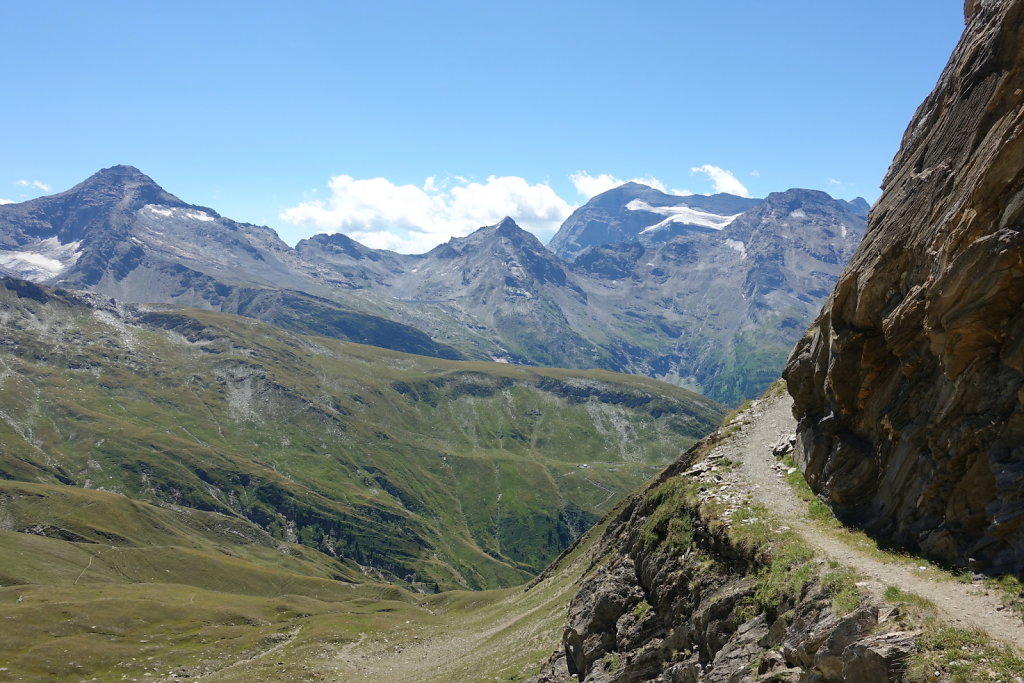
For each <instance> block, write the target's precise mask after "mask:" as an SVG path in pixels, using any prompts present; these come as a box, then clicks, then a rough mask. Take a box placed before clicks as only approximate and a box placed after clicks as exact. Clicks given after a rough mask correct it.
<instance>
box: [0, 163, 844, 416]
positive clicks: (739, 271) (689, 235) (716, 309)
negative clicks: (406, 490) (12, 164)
mask: <svg viewBox="0 0 1024 683" xmlns="http://www.w3.org/2000/svg"><path fill="white" fill-rule="evenodd" d="M118 188H120V189H118ZM789 192H790V195H789V196H791V197H793V198H794V199H793V200H794V201H797V202H798V203H799V201H808V202H809V203H810V204H813V205H814V206H815V207H818V208H820V209H821V210H819V211H817V212H815V211H813V210H811V209H810V208H809V209H808V210H809V211H811V213H810V214H805V216H806V215H811V216H812V218H811V219H807V220H802V221H797V220H795V219H792V217H790V216H789V215H788V214H783V213H779V212H776V213H775V214H772V215H771V216H770V218H771V220H773V221H775V222H774V223H772V224H769V222H770V221H769V220H768V218H766V215H760V214H757V211H758V207H761V206H763V205H764V204H765V201H768V203H769V204H771V203H772V200H771V197H774V196H775V195H771V196H770V199H769V200H758V199H746V198H741V197H736V196H733V195H714V196H710V197H703V196H690V197H675V196H671V195H666V194H664V193H661V192H659V191H658V190H655V189H653V188H649V187H646V186H643V185H640V184H637V183H631V184H627V185H624V186H622V187H620V188H615V189H613V190H611V191H609V192H606V193H603V194H602V195H599V196H598V197H596V198H595V199H594V200H592V202H591V203H589V204H588V205H589V206H597V207H605V208H606V209H607V208H608V207H611V208H612V209H614V210H615V211H619V212H620V213H621V212H625V213H627V214H635V215H636V216H641V217H642V218H643V220H641V221H640V222H639V223H636V225H635V226H634V228H635V229H634V231H633V233H631V234H629V235H624V238H625V239H626V240H627V241H624V242H617V243H615V244H595V245H592V246H589V247H587V249H585V250H584V251H583V252H581V253H580V254H579V255H577V257H576V260H573V261H567V260H566V259H564V258H562V257H560V256H558V255H557V254H555V253H553V252H552V251H550V250H549V249H547V248H546V247H544V245H543V244H541V242H540V241H539V240H538V239H537V238H536V237H535V236H534V235H532V234H531V233H528V232H527V231H524V230H522V229H521V228H520V227H519V226H517V225H516V224H515V221H514V220H513V219H511V218H510V217H506V218H505V219H503V220H502V221H500V222H499V223H497V224H495V225H493V226H485V227H483V228H480V229H478V230H476V231H474V232H473V233H471V234H469V235H467V236H465V237H457V238H452V239H451V240H449V241H448V242H447V243H445V244H442V245H438V246H437V247H435V248H434V249H432V250H431V251H429V252H427V253H425V254H419V255H404V254H396V253H394V252H388V251H383V250H374V249H370V248H368V247H365V246H364V245H361V244H359V243H357V242H355V241H354V240H352V239H351V238H349V237H347V236H321V235H314V236H312V237H310V238H308V239H305V240H302V241H300V242H299V243H297V244H296V246H295V247H294V248H292V247H289V246H288V245H286V244H284V243H283V242H282V241H281V240H280V239H279V238H278V237H277V235H276V233H274V231H273V230H271V229H270V228H265V227H260V226H254V225H250V224H244V223H236V222H234V221H231V220H230V219H227V218H224V217H223V216H220V215H219V214H217V213H216V212H214V211H212V210H209V209H205V208H203V207H199V206H194V205H189V204H185V203H184V202H182V201H181V200H180V199H178V198H177V197H175V196H173V195H171V194H169V193H166V192H164V191H163V190H161V189H160V188H159V186H157V185H156V184H155V183H154V182H153V181H152V179H150V178H149V177H148V176H145V175H144V174H142V173H141V172H140V171H138V170H137V169H134V168H133V167H128V166H116V167H111V168H110V169H104V170H103V171H101V172H99V173H97V174H94V175H93V176H92V177H91V178H90V179H88V180H87V181H85V182H83V183H80V184H79V185H77V186H76V187H75V188H73V189H72V191H69V192H68V193H61V194H60V195H54V196H53V197H50V198H45V197H44V198H40V199H37V200H33V204H32V206H31V207H29V210H26V208H25V206H24V205H4V206H0V235H2V236H3V237H2V238H0V239H2V242H0V245H2V249H0V268H2V269H4V271H6V272H7V273H8V274H10V275H14V276H20V277H28V278H30V279H33V280H35V281H38V282H45V283H51V284H55V285H60V286H66V287H72V288H84V289H89V290H92V291H96V292H99V293H103V294H105V295H108V296H113V297H114V298H116V299H119V300H122V301H126V302H133V303H160V304H176V305H185V306H198V307H200V308H208V309H212V310H220V311H223V312H226V313H240V314H243V315H250V316H257V317H259V318H260V319H262V320H265V321H268V322H273V323H274V324H278V325H282V326H284V327H286V328H288V327H290V328H291V329H296V330H300V331H303V332H314V333H318V334H326V335H329V336H336V337H339V338H343V339H352V340H356V341H366V342H370V343H375V344H381V345H384V346H386V347H388V348H395V349H397V350H406V351H413V352H417V353H427V354H428V355H436V356H440V357H446V358H453V357H461V358H469V359H479V360H502V361H507V362H514V363H519V364H533V365H542V366H554V367H571V368H580V369H584V368H603V369H608V370H624V371H627V372H631V373H635V374H645V375H648V376H652V377H656V378H660V379H664V380H667V381H671V382H674V383H677V384H679V385H681V386H685V387H689V388H694V389H699V390H701V391H704V392H706V393H708V394H709V395H710V396H712V397H714V398H716V399H717V400H721V401H726V402H738V401H739V400H742V399H743V398H745V397H748V396H752V395H756V394H757V393H758V392H759V391H761V390H763V388H764V386H767V383H768V382H769V381H770V379H771V377H772V376H773V374H774V372H775V371H776V370H777V369H781V365H782V362H783V355H784V354H783V350H782V347H783V346H788V345H790V344H791V343H793V342H795V337H794V333H793V332H792V331H791V330H792V328H793V326H792V325H790V324H789V323H786V325H785V326H784V327H783V328H782V329H781V330H778V329H776V327H777V326H778V324H779V323H780V321H785V320H788V319H789V318H791V317H792V318H794V319H795V320H797V321H798V322H803V323H806V322H809V320H810V318H811V316H812V315H813V313H814V310H812V309H813V308H814V305H815V303H816V302H818V301H819V300H821V299H823V297H824V293H825V291H826V289H827V285H828V284H831V283H830V282H827V281H828V280H829V279H830V278H832V277H837V276H838V270H839V268H838V266H839V261H842V260H843V259H844V258H846V257H847V256H848V254H849V253H852V248H853V245H854V244H855V242H856V240H857V239H859V236H860V234H861V232H862V225H861V224H862V219H860V218H858V217H857V215H856V214H855V213H853V212H852V211H851V210H850V208H851V206H852V205H851V204H850V203H848V202H844V201H842V200H833V199H832V198H831V197H828V196H827V195H825V194H824V193H821V194H820V195H819V194H815V193H814V192H812V191H803V190H791V191H789ZM54 197H56V199H54ZM641 200H642V201H643V202H644V206H645V207H647V208H649V209H651V211H647V210H643V211H634V210H632V209H630V208H629V206H630V205H632V204H633V203H634V202H637V201H641ZM67 202H72V203H75V204H76V205H80V206H87V207H91V211H92V213H91V214H89V215H87V216H84V215H83V213H82V212H81V211H80V212H78V213H74V212H71V213H68V212H67V211H66V210H65V206H64V204H65V203H67ZM666 207H667V208H666ZM680 207H681V208H680ZM745 207H751V208H747V209H746V210H743V209H744V208H745ZM822 207H824V208H822ZM584 208H586V207H583V208H581V210H583V209H584ZM663 209H664V210H666V211H667V210H669V209H671V210H672V211H676V212H677V213H675V214H671V215H662V214H659V213H657V211H662V210H663ZM588 210H589V209H588ZM602 210H604V209H602ZM705 210H707V211H741V213H739V214H729V215H728V216H726V217H725V218H723V216H722V215H719V214H711V213H702V212H704V211H705ZM679 211H682V212H683V213H682V214H680V213H678V212H679ZM686 212H689V213H686ZM29 213H31V214H32V221H31V224H32V230H31V234H30V232H29V231H28V230H27V229H26V228H25V225H26V220H27V219H26V218H25V216H26V215H27V214H29ZM789 213H793V212H789ZM680 216H682V218H681V219H680ZM695 216H696V217H697V218H694V217H695ZM708 216H711V218H707V217H708ZM837 216H838V217H839V218H837ZM726 218H727V219H728V220H726ZM677 219H680V220H682V221H683V222H679V221H678V220H677ZM698 219H699V221H704V222H705V223H706V224H705V225H698V224H697V223H694V222H693V221H694V220H698ZM720 219H721V220H720ZM76 221H77V222H76ZM686 221H690V222H689V223H687V222H686ZM716 221H717V222H716ZM786 221H789V223H790V224H791V225H789V224H786ZM843 221H845V223H843ZM659 222H660V223H665V226H664V227H657V226H658V225H659ZM570 223H571V221H567V223H566V225H569V224H570ZM839 223H843V226H844V227H843V230H842V232H841V233H840V232H839V231H838V230H832V231H831V232H829V233H828V237H827V240H828V241H829V244H825V243H823V242H822V240H823V237H822V234H823V232H824V231H827V230H828V229H829V228H830V227H835V225H838V224H839ZM709 226H711V227H709ZM741 226H747V233H750V235H753V234H755V232H756V233H757V234H758V235H762V237H763V238H764V239H762V240H761V241H760V242H757V241H756V240H755V243H752V244H751V245H747V244H746V242H745V240H747V239H748V236H749V235H748V234H747V233H742V234H741V233H740V232H738V231H740V227H741ZM563 227H565V226H563ZM652 227H656V228H657V229H653V230H652V229H651V228H652ZM730 228H731V229H730ZM755 228H756V230H755ZM566 229H567V230H568V228H566ZM76 230H77V232H76ZM780 230H781V231H782V232H780ZM645 231H646V232H645ZM86 234H87V235H89V237H87V238H86V239H84V240H77V241H66V240H69V239H70V237H71V236H77V235H86ZM773 235H774V236H775V237H778V238H779V239H781V240H791V241H798V242H803V243H804V244H805V245H816V249H803V250H801V249H791V248H789V247H785V248H783V247H781V246H779V245H775V246H772V245H770V244H767V242H770V241H771V239H772V238H773ZM61 240H65V241H64V242H62V241H61ZM633 241H638V242H639V243H640V244H641V246H640V247H634V246H630V245H631V244H632V242H633ZM759 245H760V246H759ZM748 246H749V247H750V250H749V255H750V256H751V258H750V259H747V256H748ZM697 263H701V264H703V265H702V267H701V268H694V267H693V265H694V264H697ZM648 264H651V265H648ZM654 264H657V265H654ZM659 283H660V284H661V285H664V284H665V283H671V287H672V288H673V289H670V290H666V289H665V288H664V287H659V286H657V285H659ZM708 286H713V287H715V288H717V290H721V291H717V290H716V292H715V294H714V297H715V299H716V300H715V301H714V302H711V303H710V304H709V302H708V301H704V300H703V299H702V296H701V294H700V289H701V288H702V287H705V288H706V287H708ZM768 290H771V292H769V291H768ZM274 292H278V293H277V294H275V293H274ZM773 292H774V293H773ZM751 297H755V298H757V302H755V304H752V303H751V302H749V301H748V299H750V298H751ZM274 299H277V300H278V301H283V300H285V299H287V300H288V301H289V303H290V306H281V305H279V304H272V303H271V301H272V300H274ZM254 301H260V302H263V303H260V304H259V305H253V303H251V302H254ZM771 311H775V313H776V314H777V315H775V316H774V318H773V319H769V318H772V316H771V315H767V313H769V312H771ZM320 318H324V319H325V320H327V319H329V321H327V322H325V323H324V324H322V325H319V327H317V325H316V321H317V320H318V319H320ZM360 321H361V322H362V323H365V326H366V327H367V328H368V329H370V330H380V331H383V330H385V329H388V330H392V331H393V332H394V340H393V341H388V335H387V334H384V333H383V332H380V333H374V334H369V335H368V334H364V333H362V332H361V331H360V330H359V328H358V323H359V322H360ZM723 321H724V322H723ZM342 323H344V324H342ZM396 325H397V327H396ZM800 326H801V325H800V324H797V325H796V327H800ZM760 339H763V340H765V341H766V344H765V345H761V344H760V342H759V341H758V340H760ZM751 353H754V354H761V357H760V359H759V360H757V361H756V363H757V364H761V363H764V362H767V363H768V364H769V365H770V369H769V370H768V371H766V372H761V371H760V370H759V369H757V368H755V364H754V363H752V362H748V361H749V360H750V359H749V358H748V356H749V355H750V354H751ZM765 354H767V355H765Z"/></svg>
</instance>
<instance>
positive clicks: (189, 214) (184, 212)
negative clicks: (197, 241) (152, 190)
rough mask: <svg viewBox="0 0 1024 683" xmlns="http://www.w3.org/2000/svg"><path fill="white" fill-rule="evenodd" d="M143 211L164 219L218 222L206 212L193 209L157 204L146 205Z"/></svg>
mask: <svg viewBox="0 0 1024 683" xmlns="http://www.w3.org/2000/svg"><path fill="white" fill-rule="evenodd" d="M142 211H145V212H147V213H149V214H152V215H154V216H160V217H162V218H186V219H192V220H194V221H203V222H207V223H208V222H210V221H215V220H217V219H216V218H214V217H213V216H211V215H210V214H208V213H206V212H205V211H196V210H193V209H185V208H181V207H171V206H158V205H156V204H146V205H145V206H144V207H142Z"/></svg>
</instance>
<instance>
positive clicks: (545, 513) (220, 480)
mask: <svg viewBox="0 0 1024 683" xmlns="http://www.w3.org/2000/svg"><path fill="white" fill-rule="evenodd" d="M23 293H24V292H23ZM29 294H32V292H29ZM36 294H38V296H35V295H33V296H35V298H32V297H31V296H21V297H19V296H17V295H15V294H14V293H12V292H10V291H6V290H2V289H0V317H2V322H3V324H4V328H5V333H6V338H7V343H6V345H5V346H4V347H2V350H0V476H3V477H5V478H9V479H18V480H27V481H40V482H49V483H58V482H60V483H65V484H71V485H76V486H83V487H92V488H103V489H107V490H112V491H118V492H122V493H124V494H126V495H128V496H130V497H133V498H138V499H143V500H150V501H159V502H164V503H174V504H178V505H181V506H186V507H189V508H194V509H201V510H208V511H214V512H219V513H222V514H225V515H228V516H234V517H240V518H245V519H248V520H251V521H253V522H255V523H256V524H257V525H259V526H260V527H262V528H263V529H265V530H267V531H268V532H269V533H270V534H272V535H273V536H274V537H275V538H277V539H281V540H291V541H297V542H300V543H302V544H304V545H306V546H308V547H310V548H315V549H318V550H321V551H323V552H325V553H327V554H328V555H335V556H337V557H340V558H346V559H349V560H351V561H353V562H357V563H359V564H362V565H364V566H370V567H375V568H377V569H378V570H379V571H380V572H382V573H381V574H380V575H381V576H382V577H389V578H402V579H407V580H412V581H413V582H414V583H416V584H426V586H427V587H433V586H438V587H441V588H448V587H457V586H466V587H473V588H480V587H493V586H501V585H512V584H515V583H518V582H521V581H522V580H524V579H525V578H527V577H529V576H530V575H532V574H534V573H536V572H537V571H539V570H540V569H541V568H542V567H543V566H544V565H545V564H546V563H547V562H548V561H550V559H552V558H553V557H554V556H555V555H556V554H557V553H558V552H559V551H560V550H561V549H562V548H564V547H565V546H566V545H568V543H569V542H570V541H571V539H572V538H573V537H574V536H575V535H576V534H578V533H579V532H580V531H581V530H582V529H583V528H585V527H586V526H587V525H589V524H591V523H593V521H595V520H596V519H597V518H598V517H599V516H600V515H601V514H603V513H604V512H606V511H607V510H608V509H609V508H610V507H611V506H612V505H614V504H615V503H616V502H617V500H619V499H620V498H621V497H622V496H623V495H624V494H625V493H626V492H628V491H629V490H631V489H632V488H634V487H635V486H636V485H637V484H638V483H639V482H640V481H642V480H643V479H645V478H646V477H647V476H649V475H650V474H651V473H653V472H654V471H656V469H657V468H658V467H659V466H660V465H661V464H662V463H664V462H666V461H667V460H669V459H671V458H673V457H674V456H675V455H676V454H678V452H679V450H680V449H681V448H684V447H686V446H687V445H689V443H691V442H692V441H693V440H694V439H695V437H697V436H699V435H700V434H702V433H704V432H706V431H707V430H708V429H709V428H710V427H712V426H713V425H714V423H715V422H716V421H717V419H718V418H719V417H720V409H719V407H718V406H716V405H715V404H712V403H711V402H709V401H706V400H704V399H701V398H699V397H696V396H694V395H692V394H689V393H687V392H685V391H682V390H679V389H675V388H673V387H670V386H667V385H664V384H661V383H657V382H654V381H652V380H647V379H644V378H635V377H625V376H619V375H613V374H611V373H600V372H587V373H580V372H575V373H572V372H565V371H557V370H535V369H529V368H519V367H513V366H503V365H496V364H487V363H456V362H447V361H441V360H437V359H430V358H423V357H418V356H410V355H405V354H401V353H397V352H389V351H383V350H381V349H377V348H373V347H364V346H359V345H354V344H347V343H343V342H337V341H334V340H328V339H322V338H311V337H302V336H299V335H295V334H290V333H287V332H283V331H281V330H280V329H278V328H275V327H272V326H268V325H263V324H260V323H255V322H253V321H251V320H246V319H242V318H236V317H233V316H225V315H220V314H214V313H209V312H163V313H152V314H148V315H146V316H144V319H143V324H125V322H124V321H123V320H122V319H120V318H119V317H118V316H117V315H115V314H113V313H112V312H110V311H107V310H94V309H90V308H88V307H85V306H82V305H80V304H79V303H78V302H76V301H75V300H73V299H71V298H70V297H67V296H64V295H62V294H54V293H52V292H49V293H47V292H45V291H40V292H36ZM37 299H41V300H45V301H41V300H37ZM582 463H587V464H589V465H590V467H588V468H585V469H581V468H579V467H577V465H578V464H582ZM55 526H56V527H61V526H63V525H62V524H56V525H55ZM46 533H49V532H46ZM57 533H58V534H59V532H57Z"/></svg>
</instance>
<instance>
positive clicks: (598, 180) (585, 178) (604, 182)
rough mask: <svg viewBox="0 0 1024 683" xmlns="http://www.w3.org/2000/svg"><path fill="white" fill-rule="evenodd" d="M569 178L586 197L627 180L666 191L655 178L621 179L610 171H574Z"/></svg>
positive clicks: (661, 183) (595, 194)
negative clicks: (593, 174)
mask: <svg viewBox="0 0 1024 683" xmlns="http://www.w3.org/2000/svg"><path fill="white" fill-rule="evenodd" d="M569 180H571V181H572V184H573V186H575V187H576V191H577V192H579V193H580V195H581V196H583V197H586V198H587V199H590V198H591V197H594V196H597V195H599V194H601V193H602V192H607V191H608V190H610V189H612V188H615V187H618V186H619V185H623V184H625V183H628V182H634V183H640V184H642V185H647V186H649V187H653V188H654V189H655V190H661V191H662V192H667V190H666V189H665V183H663V182H661V181H660V180H658V179H657V178H651V177H647V178H630V179H629V180H622V179H621V178H616V177H615V176H613V175H612V174H610V173H602V174H600V175H596V176H592V175H590V173H588V172H587V171H576V172H575V173H573V174H572V175H570V176H569ZM672 192H673V193H675V192H676V190H672ZM682 192H684V193H686V194H693V193H692V192H686V190H682Z"/></svg>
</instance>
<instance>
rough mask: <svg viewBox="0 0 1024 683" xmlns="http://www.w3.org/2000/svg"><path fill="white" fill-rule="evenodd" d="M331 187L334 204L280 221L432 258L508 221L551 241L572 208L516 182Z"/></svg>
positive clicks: (356, 182) (354, 181) (310, 206)
mask: <svg viewBox="0 0 1024 683" xmlns="http://www.w3.org/2000/svg"><path fill="white" fill-rule="evenodd" d="M328 187H329V189H330V192H331V195H330V198H329V199H327V200H320V199H314V200H310V201H305V202H302V203H300V204H298V205H296V206H293V207H290V208H287V209H285V210H284V211H282V212H281V213H280V218H281V220H284V221H286V222H288V223H293V224H296V225H308V226H311V227H314V228H316V229H318V230H319V231H320V232H327V233H333V232H343V233H345V234H347V235H349V236H350V237H352V238H353V239H355V240H358V241H359V242H362V243H363V244H365V245H367V246H369V247H373V248H377V249H392V250H395V251H400V252H405V253H421V252H424V251H428V250H429V249H431V248H433V247H434V246H436V245H438V244H440V243H442V242H445V241H447V240H448V239H449V238H451V237H462V236H464V235H468V234H469V233H471V232H472V231H474V230H476V229H477V228H479V227H482V226H485V225H493V224H494V223H497V222H498V221H500V220H501V219H502V218H504V217H505V216H511V217H512V218H513V219H514V220H515V221H516V223H518V224H519V225H520V226H521V227H523V228H524V229H526V230H530V231H531V232H533V233H534V234H536V235H537V237H538V238H540V239H541V241H547V239H548V238H549V237H550V236H551V235H553V234H554V233H555V231H556V230H558V227H559V226H560V225H561V224H562V221H564V220H565V219H566V218H567V217H568V215H569V214H570V213H572V210H573V208H574V207H573V206H572V205H571V204H569V203H568V202H566V201H565V200H564V199H562V198H561V197H559V196H558V195H557V194H555V191H554V190H552V189H551V187H549V186H548V185H546V184H543V183H539V184H534V185H531V184H530V183H529V182H527V181H526V180H525V179H523V178H520V177H517V176H500V177H499V176H490V177H489V178H487V180H486V181H485V182H473V181H470V180H468V179H466V178H462V177H455V178H452V179H445V180H442V181H439V180H438V179H437V178H434V177H430V178H427V179H426V180H425V181H424V183H423V186H422V187H419V186H416V185H395V184H394V183H392V182H391V181H390V180H387V179H386V178H368V179H358V178H353V177H352V176H349V175H339V176H334V177H333V178H331V179H330V181H329V182H328Z"/></svg>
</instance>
